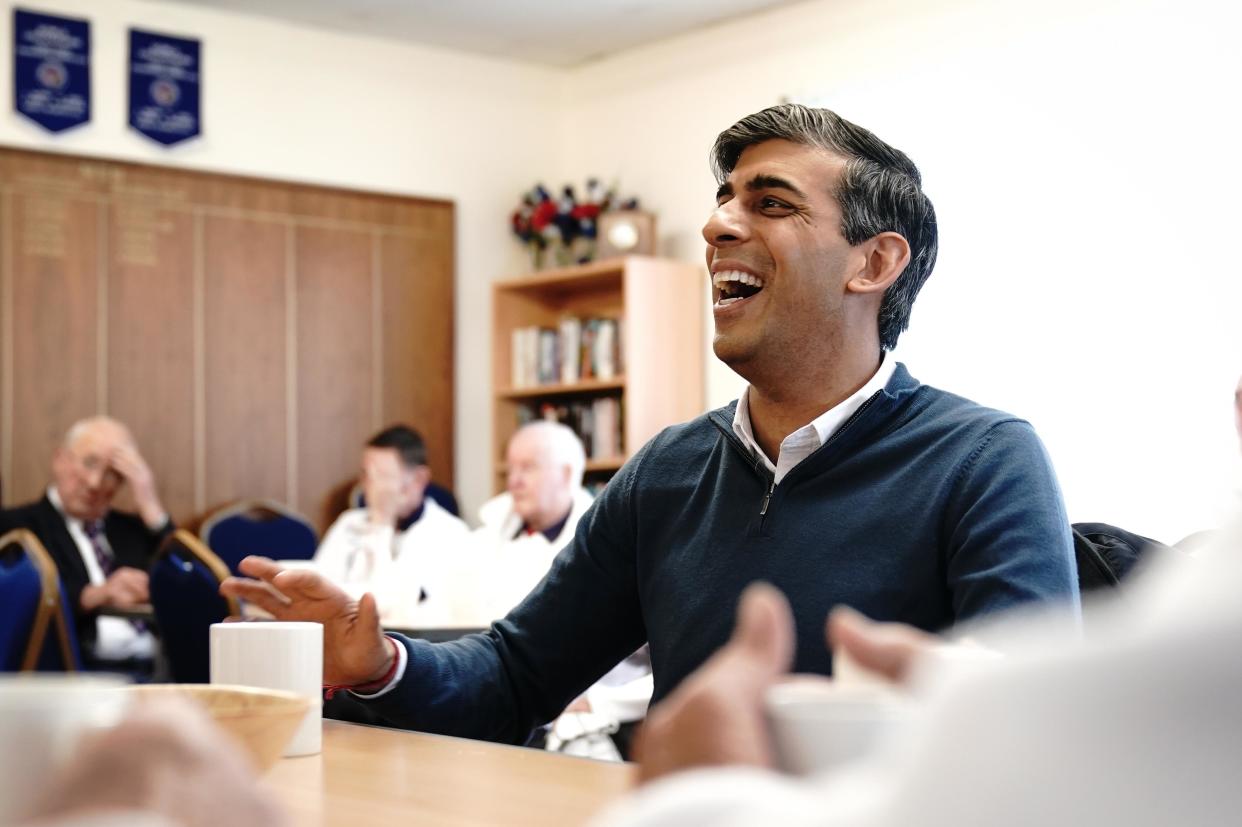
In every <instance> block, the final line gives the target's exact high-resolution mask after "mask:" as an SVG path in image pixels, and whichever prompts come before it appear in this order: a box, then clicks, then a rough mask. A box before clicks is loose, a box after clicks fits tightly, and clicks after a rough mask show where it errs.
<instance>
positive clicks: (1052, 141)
mask: <svg viewBox="0 0 1242 827" xmlns="http://www.w3.org/2000/svg"><path fill="white" fill-rule="evenodd" d="M1226 6H1227V4H1219V3H1214V2H1206V0H1204V2H1197V1H1191V2H1178V3H1176V4H1175V3H1162V2H1115V3H1113V2H1100V1H1099V0H1080V2H1064V1H1063V0H1051V2H1042V3H1029V2H1021V3H1018V2H1007V1H1006V2H997V1H996V0H981V1H980V2H969V0H927V1H926V2H922V1H921V2H913V1H912V0H905V2H897V0H865V1H864V0H826V1H825V2H813V3H807V4H802V5H798V6H794V7H791V8H786V9H781V10H778V11H775V12H772V13H768V14H764V15H761V16H756V17H752V18H749V19H746V20H742V21H737V22H734V23H731V24H726V25H723V26H719V27H715V28H712V29H710V30H705V31H700V32H697V33H694V34H692V35H688V36H685V37H681V38H678V39H676V40H671V41H666V42H664V43H660V44H657V45H654V46H651V47H647V48H644V49H641V50H635V51H631V52H629V53H626V54H624V55H621V56H618V57H616V58H613V59H610V60H608V61H604V62H601V63H599V64H595V65H592V66H590V67H588V68H585V69H583V70H580V71H578V72H576V73H575V74H574V76H573V87H572V89H571V92H570V104H569V106H570V112H569V114H570V123H571V124H573V129H574V131H573V139H572V141H571V142H570V144H569V146H570V152H571V155H570V159H569V168H570V170H571V173H574V174H576V175H577V176H578V177H581V176H583V175H585V174H586V173H587V172H594V173H598V174H603V175H605V176H607V175H610V174H618V175H620V176H621V177H622V179H623V181H624V182H625V184H626V188H627V189H633V190H634V191H636V192H638V193H640V194H641V195H642V196H643V198H644V200H645V201H646V203H647V204H648V205H649V206H651V207H653V208H654V209H655V210H656V211H657V212H658V213H659V216H660V229H661V236H662V238H663V242H664V246H665V250H666V252H667V253H668V254H670V255H675V256H677V257H683V258H687V259H689V260H694V261H701V260H702V248H703V243H702V239H701V237H700V236H699V229H700V227H701V226H702V224H703V221H704V219H705V218H706V216H707V214H708V211H709V209H710V207H711V204H712V201H713V195H714V182H713V181H712V180H711V177H710V174H709V172H708V168H707V161H706V159H707V152H708V149H709V147H710V145H711V142H712V140H713V139H714V137H715V135H716V133H717V132H719V131H720V130H721V129H723V128H725V127H727V126H728V125H729V124H731V123H732V122H733V121H735V120H736V119H738V118H739V117H742V116H744V115H746V114H748V113H750V112H753V111H756V110H758V109H760V108H762V107H764V106H768V105H771V104H774V103H777V102H778V101H779V99H780V98H782V97H784V96H790V97H794V98H801V99H808V98H810V99H814V100H816V101H818V102H819V103H821V104H823V105H828V106H830V107H832V108H834V109H836V110H837V111H839V112H841V113H842V114H843V115H845V116H846V117H848V118H851V119H852V120H855V121H857V122H858V123H861V124H863V125H865V126H868V127H869V128H871V129H873V130H874V131H876V132H877V133H878V134H879V135H880V136H881V137H883V138H885V139H887V140H889V141H890V142H892V143H893V144H895V145H897V146H899V147H901V148H903V149H905V150H906V151H907V152H909V153H910V154H911V156H912V157H913V158H914V159H915V161H916V162H917V163H919V164H920V166H921V167H922V169H923V171H924V175H925V186H926V189H927V191H928V193H929V194H930V195H931V197H932V199H933V201H934V202H935V204H936V207H937V210H938V213H939V217H940V229H941V254H940V260H939V264H938V266H937V268H936V272H935V274H934V275H933V277H932V279H931V281H930V282H929V283H928V286H927V287H926V288H925V290H924V292H923V294H922V296H921V297H920V299H919V301H918V303H917V304H916V306H915V310H914V314H913V319H912V322H913V323H912V326H911V328H910V330H909V332H908V333H907V334H906V335H905V337H904V338H903V341H902V343H901V347H900V348H899V352H898V354H897V356H898V358H900V359H902V360H903V361H905V362H906V363H907V364H908V365H909V366H910V368H911V370H912V372H913V373H914V374H915V375H916V376H917V377H919V378H920V379H922V380H924V381H926V382H930V383H932V384H936V385H938V386H941V387H944V388H947V389H950V390H953V391H956V392H958V393H961V394H964V395H966V396H970V397H972V398H974V399H976V400H978V401H981V402H983V403H985V404H988V405H992V406H994V407H999V408H1003V409H1006V410H1011V411H1013V412H1016V413H1018V414H1020V415H1022V416H1024V417H1026V418H1028V419H1030V420H1031V421H1032V422H1033V423H1034V424H1035V426H1036V428H1037V429H1038V430H1039V432H1040V434H1041V435H1042V436H1043V438H1044V440H1045V442H1046V444H1047V445H1048V448H1049V450H1050V452H1051V453H1052V456H1053V460H1054V462H1055V463H1056V465H1057V468H1058V471H1059V474H1060V478H1061V481H1062V485H1063V488H1064V490H1065V494H1066V498H1067V502H1068V505H1069V508H1070V516H1071V518H1072V519H1073V520H1076V521H1078V520H1097V521H1105V522H1113V523H1116V524H1118V525H1121V526H1124V527H1128V528H1131V529H1133V530H1136V531H1139V532H1146V533H1149V534H1150V535H1151V536H1155V537H1157V538H1159V539H1163V540H1166V541H1169V542H1172V541H1176V540H1178V539H1180V538H1181V537H1182V536H1184V535H1185V534H1187V533H1189V532H1191V531H1194V530H1197V529H1200V528H1205V527H1208V526H1211V525H1213V524H1214V523H1215V522H1216V521H1217V520H1218V519H1219V517H1220V514H1221V512H1222V510H1223V509H1225V508H1226V507H1227V506H1228V504H1229V500H1230V496H1229V493H1228V492H1229V490H1230V487H1231V486H1235V485H1236V474H1237V467H1238V462H1237V459H1236V456H1237V439H1236V437H1235V436H1234V433H1233V427H1232V404H1231V400H1232V393H1233V388H1234V382H1235V381H1236V379H1237V376H1238V374H1239V372H1242V324H1239V323H1238V319H1239V316H1242V273H1240V272H1239V270H1240V269H1242V268H1240V267H1239V263H1238V256H1237V252H1236V248H1237V243H1238V238H1239V231H1238V223H1239V218H1240V211H1239V209H1238V201H1237V193H1238V192H1239V191H1240V187H1239V184H1242V175H1240V173H1239V169H1238V162H1237V155H1236V153H1237V148H1238V146H1239V145H1240V143H1242V142H1240V141H1239V138H1240V137H1242V136H1240V131H1239V129H1238V117H1239V116H1238V103H1237V100H1238V97H1237V96H1238V92H1237V89H1238V81H1239V79H1240V78H1242V59H1239V57H1238V54H1239V52H1242V50H1239V49H1238V48H1237V46H1236V42H1235V41H1236V33H1237V31H1238V28H1237V26H1236V25H1233V22H1234V21H1230V20H1226V19H1225V18H1224V14H1226V13H1225V12H1222V11H1221V10H1220V9H1222V8H1225V7H1226ZM709 361H710V362H711V364H712V368H711V371H710V373H709V378H708V385H709V387H708V396H709V400H708V401H709V402H710V404H712V405H716V404H722V403H723V402H725V401H728V400H729V399H731V398H733V397H734V396H736V394H737V392H738V390H739V389H740V387H741V382H740V380H739V379H738V378H737V377H736V376H734V375H733V374H732V373H730V372H729V371H728V369H727V368H725V367H724V366H723V365H721V364H720V363H719V362H716V361H715V360H714V359H712V360H709Z"/></svg>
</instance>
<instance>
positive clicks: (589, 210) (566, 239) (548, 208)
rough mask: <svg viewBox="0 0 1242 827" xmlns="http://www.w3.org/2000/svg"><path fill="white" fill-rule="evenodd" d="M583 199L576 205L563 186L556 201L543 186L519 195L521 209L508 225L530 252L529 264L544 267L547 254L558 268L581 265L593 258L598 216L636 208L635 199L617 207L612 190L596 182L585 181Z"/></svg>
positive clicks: (571, 193) (571, 192)
mask: <svg viewBox="0 0 1242 827" xmlns="http://www.w3.org/2000/svg"><path fill="white" fill-rule="evenodd" d="M585 192H586V196H585V198H584V199H583V200H582V201H579V200H578V198H577V195H576V194H575V193H574V188H573V186H572V185H570V184H566V185H565V187H564V188H563V189H562V190H561V195H560V197H559V198H555V199H554V198H553V197H552V196H551V194H550V193H549V192H548V190H547V189H546V188H545V187H544V186H543V184H536V185H535V187H534V189H532V190H531V191H530V192H527V193H524V194H523V195H522V203H521V205H520V206H519V207H518V208H517V209H516V210H514V212H513V215H512V217H511V219H510V222H511V224H512V227H513V234H514V235H516V236H517V237H518V238H519V239H520V240H521V241H522V243H524V244H525V245H526V246H527V249H528V250H529V251H530V256H531V264H532V265H533V267H534V269H536V270H538V269H539V268H540V267H542V266H544V263H545V256H546V254H547V252H548V251H551V253H552V261H553V262H555V263H556V264H557V265H558V266H565V265H569V264H575V263H577V264H585V263H587V262H588V261H591V260H592V259H593V258H595V238H596V235H597V232H598V219H599V216H600V214H601V213H604V212H607V211H608V210H611V209H625V210H632V209H637V208H638V199H637V198H628V199H626V200H625V201H623V202H621V203H617V199H616V194H615V191H614V189H611V188H610V189H608V190H605V189H604V187H603V185H602V184H600V182H599V179H598V178H589V179H587V184H586V191H585Z"/></svg>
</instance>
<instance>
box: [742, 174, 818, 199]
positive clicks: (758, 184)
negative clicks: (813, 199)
mask: <svg viewBox="0 0 1242 827" xmlns="http://www.w3.org/2000/svg"><path fill="white" fill-rule="evenodd" d="M746 190H747V191H748V192H757V191H759V190H788V191H789V192H791V193H793V194H794V195H796V196H797V197H798V198H801V199H803V200H805V199H806V197H807V196H806V193H805V192H803V191H802V190H800V189H798V188H797V187H795V186H794V185H793V184H792V183H791V182H789V181H787V180H785V179H784V178H781V177H780V176H779V175H764V174H759V175H756V176H755V177H754V178H751V179H750V180H749V181H747V182H746Z"/></svg>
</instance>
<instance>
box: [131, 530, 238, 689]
mask: <svg viewBox="0 0 1242 827" xmlns="http://www.w3.org/2000/svg"><path fill="white" fill-rule="evenodd" d="M228 576H229V569H228V566H226V565H224V562H223V561H221V560H220V558H219V557H217V556H216V555H215V554H213V553H212V552H211V549H209V548H207V547H206V546H204V545H203V544H202V543H201V542H200V541H199V540H198V538H197V537H195V536H194V535H193V534H191V533H190V532H188V531H186V530H185V529H177V530H176V531H174V532H173V533H172V534H170V535H169V536H168V537H166V538H165V539H164V542H163V543H161V544H160V548H159V551H158V552H156V555H155V559H154V561H152V563H151V607H152V608H153V609H154V610H155V620H156V622H157V623H159V626H160V635H161V637H162V639H163V643H164V655H165V656H166V657H167V659H168V666H169V669H170V670H171V672H172V677H173V680H174V681H176V682H177V683H207V682H208V681H209V680H210V678H211V644H210V637H211V624H213V623H220V622H221V621H223V620H224V619H225V618H226V617H228V616H229V615H240V614H241V608H240V606H239V605H238V603H237V600H236V599H235V598H232V597H224V596H223V595H221V594H220V583H221V582H222V581H223V580H224V578H226V577H228Z"/></svg>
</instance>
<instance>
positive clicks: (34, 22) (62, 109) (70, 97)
mask: <svg viewBox="0 0 1242 827" xmlns="http://www.w3.org/2000/svg"><path fill="white" fill-rule="evenodd" d="M13 106H14V107H15V108H16V109H17V111H18V112H20V113H21V114H22V115H25V116H26V117H27V118H30V120H32V121H34V122H35V123H37V124H39V126H42V127H43V128H44V129H46V130H48V131H49V132H63V131H64V130H66V129H70V128H72V127H75V126H80V125H81V124H84V123H86V122H87V121H89V120H90V119H91V24H90V23H89V22H88V21H86V20H75V19H74V18H71V17H53V16H52V15H50V14H38V13H36V12H32V11H23V10H22V9H14V10H13Z"/></svg>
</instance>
